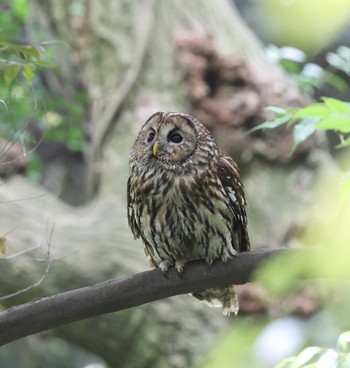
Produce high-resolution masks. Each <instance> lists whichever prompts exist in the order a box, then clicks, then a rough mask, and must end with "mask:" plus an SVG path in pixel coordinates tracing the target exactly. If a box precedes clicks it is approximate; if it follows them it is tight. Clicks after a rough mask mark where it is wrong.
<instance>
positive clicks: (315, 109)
mask: <svg viewBox="0 0 350 368" xmlns="http://www.w3.org/2000/svg"><path fill="white" fill-rule="evenodd" d="M329 114H330V111H329V109H328V107H327V106H325V104H323V103H314V104H312V105H308V106H306V107H303V108H302V109H300V110H298V111H297V112H295V113H294V114H293V117H292V121H293V122H294V121H295V120H298V119H302V118H305V117H312V116H313V117H317V118H322V117H324V116H328V115H329Z"/></svg>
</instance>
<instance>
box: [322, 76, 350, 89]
mask: <svg viewBox="0 0 350 368" xmlns="http://www.w3.org/2000/svg"><path fill="white" fill-rule="evenodd" d="M326 80H327V82H328V83H329V84H330V85H332V86H333V87H335V88H337V89H338V90H339V91H346V90H347V89H348V88H349V84H348V83H347V82H346V81H345V80H344V79H343V78H341V77H339V76H338V75H336V74H333V73H329V72H328V73H327V78H326Z"/></svg>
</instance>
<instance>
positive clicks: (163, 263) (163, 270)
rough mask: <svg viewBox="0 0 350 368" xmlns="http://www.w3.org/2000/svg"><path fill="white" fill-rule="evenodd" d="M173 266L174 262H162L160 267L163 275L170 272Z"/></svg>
mask: <svg viewBox="0 0 350 368" xmlns="http://www.w3.org/2000/svg"><path fill="white" fill-rule="evenodd" d="M173 264H174V262H173V261H170V260H166V261H163V262H160V263H159V265H158V267H159V268H160V269H161V270H162V272H163V273H165V272H166V271H168V268H169V266H172V265H173Z"/></svg>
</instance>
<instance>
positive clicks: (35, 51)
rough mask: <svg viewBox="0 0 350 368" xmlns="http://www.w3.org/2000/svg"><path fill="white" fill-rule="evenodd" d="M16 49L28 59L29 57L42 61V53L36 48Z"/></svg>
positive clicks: (19, 47)
mask: <svg viewBox="0 0 350 368" xmlns="http://www.w3.org/2000/svg"><path fill="white" fill-rule="evenodd" d="M16 48H17V51H18V52H20V53H22V54H23V55H24V56H25V58H28V57H29V56H32V57H34V58H35V59H36V60H40V59H41V56H40V52H39V51H38V49H37V48H36V47H34V46H27V45H24V46H22V45H17V46H16Z"/></svg>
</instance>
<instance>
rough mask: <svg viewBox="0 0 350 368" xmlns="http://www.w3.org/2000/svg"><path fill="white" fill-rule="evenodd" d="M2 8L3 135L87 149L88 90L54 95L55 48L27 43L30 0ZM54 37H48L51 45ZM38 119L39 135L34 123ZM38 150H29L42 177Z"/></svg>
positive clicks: (32, 172) (33, 173)
mask: <svg viewBox="0 0 350 368" xmlns="http://www.w3.org/2000/svg"><path fill="white" fill-rule="evenodd" d="M6 9H7V10H6V11H2V12H0V80H1V79H2V81H3V83H1V81H0V98H1V99H0V111H1V115H0V116H1V118H0V138H1V139H5V140H9V141H12V142H13V141H17V140H18V141H20V142H21V143H22V144H24V145H25V146H26V147H27V148H29V149H31V148H34V149H35V147H36V145H37V143H38V139H39V140H50V141H56V142H62V143H64V144H65V145H66V146H67V148H68V149H69V150H72V151H81V150H83V149H84V144H85V143H84V142H85V136H86V134H85V131H84V129H83V127H82V125H81V120H82V116H83V114H84V106H85V105H86V100H87V98H86V96H85V95H83V94H81V93H77V94H76V95H75V96H73V98H72V97H71V98H69V99H65V98H58V97H55V96H50V95H49V94H48V93H47V91H46V88H45V86H44V85H43V84H42V80H41V72H42V71H44V70H45V71H46V72H47V70H49V71H55V72H59V71H58V70H57V66H56V65H55V63H54V57H55V55H54V53H53V52H52V50H51V49H49V48H46V47H44V44H36V45H34V44H22V43H20V42H18V41H17V40H18V39H20V35H21V27H22V24H23V22H24V21H25V20H26V19H27V18H28V16H29V15H30V11H31V10H30V7H29V5H28V2H27V0H13V1H12V2H11V3H10V4H8V8H6ZM50 44H52V42H45V46H46V45H50ZM31 122H34V124H35V126H36V130H37V131H39V132H40V137H38V136H36V137H34V136H33V135H32V130H31V129H30V125H31ZM40 169H41V164H40V159H39V157H38V156H37V155H35V154H32V155H30V156H29V167H28V171H29V172H28V175H29V177H30V178H33V179H35V178H39V177H40V175H39V171H40Z"/></svg>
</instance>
